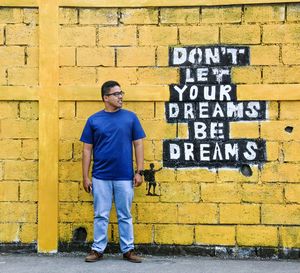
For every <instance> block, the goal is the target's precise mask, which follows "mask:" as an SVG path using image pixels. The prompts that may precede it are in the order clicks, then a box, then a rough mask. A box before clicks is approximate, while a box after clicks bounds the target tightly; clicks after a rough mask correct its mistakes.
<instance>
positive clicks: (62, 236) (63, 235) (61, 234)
mask: <svg viewBox="0 0 300 273" xmlns="http://www.w3.org/2000/svg"><path fill="white" fill-rule="evenodd" d="M72 233H73V232H72V224H71V223H58V239H59V241H60V242H70V241H71V240H72V237H73V234H72Z"/></svg>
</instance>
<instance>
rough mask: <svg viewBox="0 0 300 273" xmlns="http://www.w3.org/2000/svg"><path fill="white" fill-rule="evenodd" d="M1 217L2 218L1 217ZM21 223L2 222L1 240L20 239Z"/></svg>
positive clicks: (15, 240)
mask: <svg viewBox="0 0 300 273" xmlns="http://www.w3.org/2000/svg"><path fill="white" fill-rule="evenodd" d="M0 219H1V218H0ZM19 226H20V225H19V223H0V229H1V233H0V242H1V243H12V242H18V241H19V230H20V227H19Z"/></svg>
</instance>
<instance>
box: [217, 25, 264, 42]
mask: <svg viewBox="0 0 300 273" xmlns="http://www.w3.org/2000/svg"><path fill="white" fill-rule="evenodd" d="M220 31H221V43H228V44H259V43H260V27H259V26H258V25H243V26H221V30H220Z"/></svg>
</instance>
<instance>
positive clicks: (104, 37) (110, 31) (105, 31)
mask: <svg viewBox="0 0 300 273" xmlns="http://www.w3.org/2000/svg"><path fill="white" fill-rule="evenodd" d="M98 31H99V32H98V38H99V45H101V46H135V45H136V44H137V28H136V26H120V27H99V30H98Z"/></svg>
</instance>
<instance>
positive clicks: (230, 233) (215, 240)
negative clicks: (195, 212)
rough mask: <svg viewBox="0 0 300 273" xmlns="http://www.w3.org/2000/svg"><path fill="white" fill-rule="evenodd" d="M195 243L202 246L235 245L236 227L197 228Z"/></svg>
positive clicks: (214, 226) (206, 226)
mask: <svg viewBox="0 0 300 273" xmlns="http://www.w3.org/2000/svg"><path fill="white" fill-rule="evenodd" d="M195 241H196V244H200V245H226V246H230V245H235V227H234V226H221V225H209V226H208V225H205V226H196V228H195Z"/></svg>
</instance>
